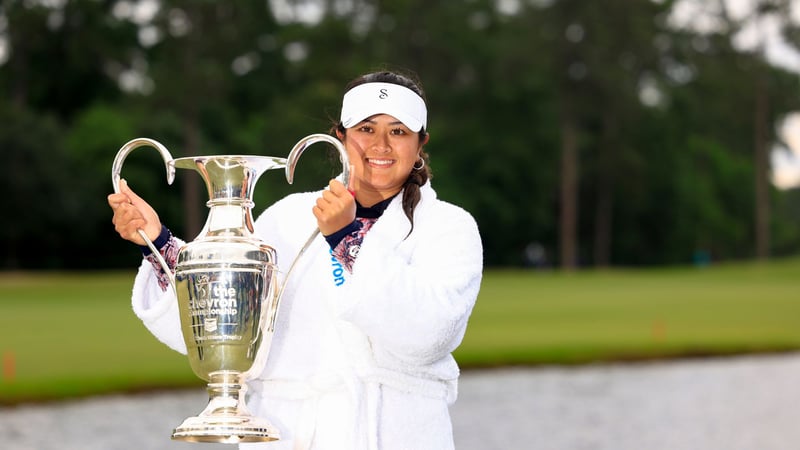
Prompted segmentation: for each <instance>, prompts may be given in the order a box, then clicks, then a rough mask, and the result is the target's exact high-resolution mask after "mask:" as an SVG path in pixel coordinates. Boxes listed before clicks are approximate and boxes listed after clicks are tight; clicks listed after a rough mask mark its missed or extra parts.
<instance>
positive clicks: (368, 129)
mask: <svg viewBox="0 0 800 450" xmlns="http://www.w3.org/2000/svg"><path fill="white" fill-rule="evenodd" d="M358 131H363V132H366V133H369V132H370V131H372V127H368V126H366V125H362V126H360V127H359V128H358Z"/></svg>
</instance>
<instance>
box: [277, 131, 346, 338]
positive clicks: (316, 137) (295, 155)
mask: <svg viewBox="0 0 800 450" xmlns="http://www.w3.org/2000/svg"><path fill="white" fill-rule="evenodd" d="M317 142H327V143H329V144H331V145H333V146H334V147H336V150H338V151H339V161H340V162H341V163H342V184H344V185H345V186H349V185H350V158H348V156H347V150H346V149H345V148H344V144H342V142H341V141H340V140H338V139H336V138H335V137H333V136H329V135H327V134H312V135H309V136H306V137H304V138H303V139H300V141H298V142H297V144H295V146H294V148H292V150H291V151H290V152H289V156H288V157H287V158H286V181H288V182H289V184H292V183H293V182H294V169H295V167H296V166H297V160H298V159H300V156H301V155H302V154H303V152H304V151H305V150H306V149H307V148H308V147H309V146H310V145H312V144H315V143H317ZM318 234H319V228H315V229H314V231H313V232H312V233H311V236H309V237H308V240H306V243H305V244H303V247H302V248H300V251H299V252H298V253H297V256H295V258H294V261H292V264H291V265H290V266H289V270H287V271H286V276H284V277H283V283H281V290H280V292H278V299H280V297H281V296H283V291H284V289H285V288H286V284H287V282H288V281H289V276H290V275H291V273H292V271H293V270H294V266H295V265H296V264H297V261H299V260H300V257H302V256H303V254H304V253H305V252H306V250H307V249H308V247H309V246H311V243H312V242H313V241H314V239H316V237H317V235H318ZM278 304H279V303H278ZM277 312H278V311H277V308H275V310H273V312H272V317H271V318H270V319H269V322H268V330H270V331H274V328H275V318H276V316H277Z"/></svg>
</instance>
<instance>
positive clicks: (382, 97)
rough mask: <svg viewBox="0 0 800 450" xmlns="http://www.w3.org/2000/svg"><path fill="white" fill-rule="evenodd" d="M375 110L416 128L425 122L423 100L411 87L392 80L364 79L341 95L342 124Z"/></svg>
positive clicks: (348, 124)
mask: <svg viewBox="0 0 800 450" xmlns="http://www.w3.org/2000/svg"><path fill="white" fill-rule="evenodd" d="M375 114H388V115H390V116H392V117H394V118H395V119H397V120H399V121H400V122H403V125H405V126H407V127H408V128H409V129H410V130H411V131H415V132H418V131H419V130H421V129H422V128H423V127H425V126H426V125H427V122H428V110H427V108H426V107H425V101H424V100H422V97H420V96H419V95H417V93H416V92H414V91H412V90H411V89H409V88H407V87H404V86H400V85H398V84H392V83H364V84H360V85H358V86H356V87H354V88H353V89H350V90H349V91H347V93H346V94H344V98H343V99H342V116H341V120H342V125H344V127H345V128H350V127H354V126H356V125H358V124H359V123H361V121H363V120H364V119H366V118H368V117H371V116H374V115H375Z"/></svg>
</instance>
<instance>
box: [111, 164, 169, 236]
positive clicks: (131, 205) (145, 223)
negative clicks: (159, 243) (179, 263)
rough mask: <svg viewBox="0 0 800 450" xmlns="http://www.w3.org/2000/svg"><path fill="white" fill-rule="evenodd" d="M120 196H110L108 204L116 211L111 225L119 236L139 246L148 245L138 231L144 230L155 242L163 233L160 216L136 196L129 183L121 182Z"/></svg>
mask: <svg viewBox="0 0 800 450" xmlns="http://www.w3.org/2000/svg"><path fill="white" fill-rule="evenodd" d="M119 191H120V192H119V194H111V195H109V196H108V204H109V206H111V209H112V210H113V211H114V217H113V218H112V219H111V223H113V224H114V229H115V230H116V231H117V233H119V235H120V236H121V237H122V238H123V239H126V240H128V241H131V242H133V243H134V244H138V245H146V243H145V242H144V239H142V237H141V236H140V235H139V232H138V230H140V229H141V230H144V232H145V234H146V235H147V237H148V238H149V239H150V241H153V240H155V239H156V238H157V237H158V235H159V234H160V233H161V220H159V218H158V214H156V211H155V210H154V209H153V207H152V206H150V205H149V204H148V203H147V202H146V201H144V200H142V198H141V197H139V196H138V195H136V193H134V192H133V191H132V190H131V188H129V187H128V182H127V181H125V180H120V182H119Z"/></svg>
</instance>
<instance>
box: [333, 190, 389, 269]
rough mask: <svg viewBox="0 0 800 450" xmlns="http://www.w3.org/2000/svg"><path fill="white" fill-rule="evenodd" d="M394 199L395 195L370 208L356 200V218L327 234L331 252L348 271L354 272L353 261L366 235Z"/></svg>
mask: <svg viewBox="0 0 800 450" xmlns="http://www.w3.org/2000/svg"><path fill="white" fill-rule="evenodd" d="M392 199H394V197H392V198H388V199H386V200H383V201H381V202H380V203H377V204H375V205H373V206H370V207H369V208H367V207H364V206H361V205H360V204H359V203H358V202H356V218H355V220H354V221H353V222H352V223H351V224H350V225H348V226H346V227H344V228H342V229H341V230H339V231H337V232H336V233H333V234H331V235H328V236H325V240H327V241H328V245H330V247H331V254H332V255H333V257H334V258H336V260H337V261H338V262H339V263H341V264H342V267H344V268H345V269H346V270H347V271H348V272H350V273H353V263H355V261H356V258H357V257H358V252H359V251H360V250H361V243H362V242H363V241H364V236H365V235H366V234H367V232H368V231H369V230H370V228H372V225H374V224H375V222H377V220H378V218H379V217H380V216H381V215H383V212H384V211H386V208H387V207H388V206H389V203H391V202H392Z"/></svg>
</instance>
